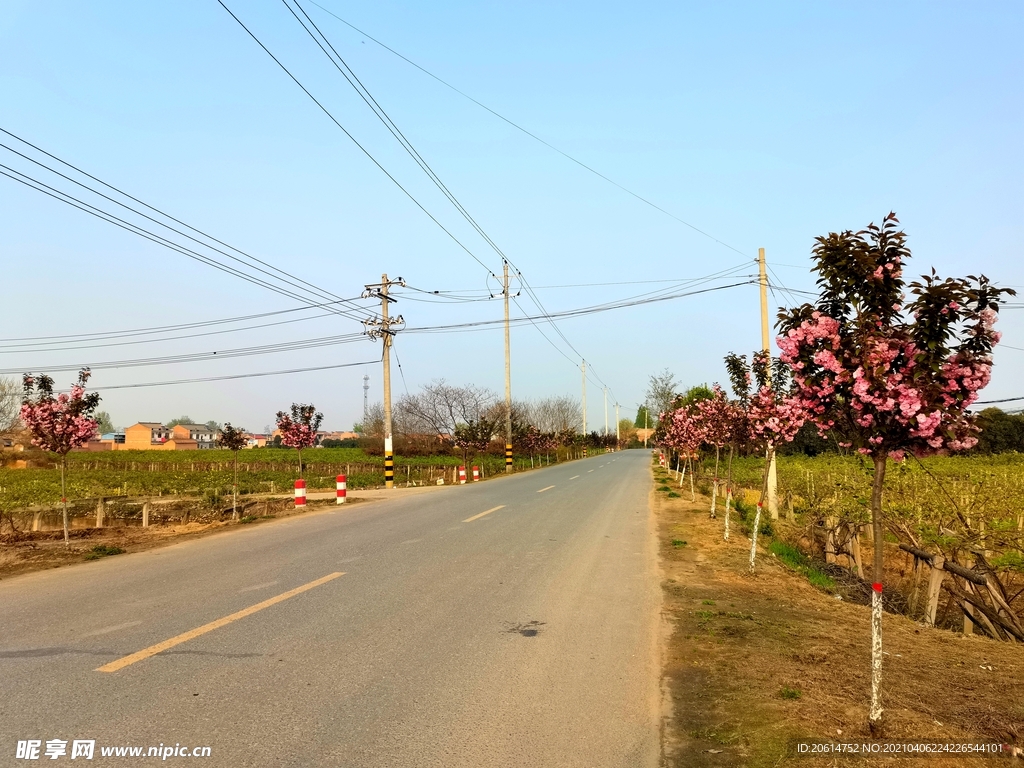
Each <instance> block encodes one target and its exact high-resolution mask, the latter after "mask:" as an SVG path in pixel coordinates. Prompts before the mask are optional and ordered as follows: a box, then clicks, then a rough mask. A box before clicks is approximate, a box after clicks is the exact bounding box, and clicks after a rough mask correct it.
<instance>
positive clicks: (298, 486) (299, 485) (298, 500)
mask: <svg viewBox="0 0 1024 768" xmlns="http://www.w3.org/2000/svg"><path fill="white" fill-rule="evenodd" d="M295 506H296V507H304V506H306V481H305V480H296V481H295Z"/></svg>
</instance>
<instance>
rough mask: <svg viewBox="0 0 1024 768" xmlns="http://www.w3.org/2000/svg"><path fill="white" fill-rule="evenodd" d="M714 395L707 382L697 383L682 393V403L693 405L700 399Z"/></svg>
mask: <svg viewBox="0 0 1024 768" xmlns="http://www.w3.org/2000/svg"><path fill="white" fill-rule="evenodd" d="M714 396H715V393H714V392H713V391H712V390H711V387H709V386H708V385H707V384H698V385H697V386H695V387H690V388H689V389H688V390H686V391H685V392H684V393H683V400H682V404H683V405H693V404H694V403H699V402H700V401H701V400H711V399H713V398H714Z"/></svg>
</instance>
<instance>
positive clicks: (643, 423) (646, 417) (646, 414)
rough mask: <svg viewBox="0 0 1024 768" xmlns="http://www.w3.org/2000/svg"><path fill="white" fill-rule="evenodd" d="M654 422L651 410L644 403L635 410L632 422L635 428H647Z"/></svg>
mask: <svg viewBox="0 0 1024 768" xmlns="http://www.w3.org/2000/svg"><path fill="white" fill-rule="evenodd" d="M653 423H654V420H653V419H652V418H651V412H650V410H649V409H648V408H647V406H646V405H641V406H640V407H639V408H637V410H636V421H635V422H633V426H634V427H636V428H637V429H648V428H650V426H651V425H652V424H653Z"/></svg>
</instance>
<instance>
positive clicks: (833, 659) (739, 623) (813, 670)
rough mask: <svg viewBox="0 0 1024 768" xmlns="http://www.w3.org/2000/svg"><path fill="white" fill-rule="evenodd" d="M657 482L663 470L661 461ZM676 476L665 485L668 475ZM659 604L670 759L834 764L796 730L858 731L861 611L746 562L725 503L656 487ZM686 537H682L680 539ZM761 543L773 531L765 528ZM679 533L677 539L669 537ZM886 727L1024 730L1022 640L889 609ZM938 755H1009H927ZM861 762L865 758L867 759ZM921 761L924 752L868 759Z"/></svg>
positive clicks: (980, 762)
mask: <svg viewBox="0 0 1024 768" xmlns="http://www.w3.org/2000/svg"><path fill="white" fill-rule="evenodd" d="M654 479H655V482H656V483H657V484H661V481H662V475H661V471H660V470H658V469H655V478H654ZM669 485H671V483H669ZM652 503H653V505H654V512H655V514H656V516H657V519H658V527H659V536H660V540H661V542H660V543H661V555H662V564H663V567H664V572H665V584H664V607H665V611H666V615H667V616H668V618H669V620H670V621H671V623H672V626H673V633H672V637H671V640H670V642H669V647H668V649H667V654H666V676H667V684H668V690H669V692H670V694H671V700H672V705H673V712H674V714H673V716H672V718H671V722H670V723H669V724H668V725H667V728H666V745H667V748H666V752H667V757H666V763H667V764H668V765H671V766H686V767H687V768H690V767H692V766H777V765H786V764H789V763H790V762H795V763H799V764H801V765H808V766H812V765H819V764H820V765H839V764H843V763H845V762H853V761H852V760H847V759H838V761H837V760H836V759H834V758H808V757H796V756H795V754H794V752H793V748H794V742H795V741H797V740H801V739H804V740H806V739H819V740H821V739H835V740H849V741H857V742H860V741H865V740H868V739H869V733H868V729H867V703H868V691H869V663H870V645H869V613H868V610H867V609H866V608H865V607H863V606H860V605H855V604H852V603H850V602H847V601H845V600H839V599H837V598H836V596H835V595H832V594H828V593H826V592H823V591H821V590H819V589H817V588H815V587H813V586H811V585H810V584H809V583H808V582H807V580H806V578H805V577H803V576H801V575H800V574H797V573H794V572H793V571H791V570H789V569H788V568H786V567H785V566H783V565H782V564H781V563H779V562H778V561H774V560H773V558H772V557H771V556H770V555H768V556H766V555H765V554H764V550H762V554H761V555H760V556H759V557H760V558H761V560H760V562H759V565H758V572H757V573H756V575H754V576H751V575H749V574H748V573H747V559H748V555H749V548H750V541H749V539H747V538H746V537H745V536H744V535H743V533H742V530H741V528H740V525H739V521H738V520H734V522H733V528H732V531H733V533H732V540H731V541H729V542H724V541H723V540H722V526H723V520H722V517H723V513H722V510H721V509H719V516H718V519H717V520H711V519H709V516H708V506H709V504H710V502H709V500H707V499H705V498H703V497H700V496H698V498H697V502H696V503H691V502H690V499H689V493H687V494H685V495H684V497H683V498H679V499H671V498H667V497H666V494H665V493H664V492H660V493H659V492H657V491H655V492H654V500H653V502H652ZM683 541H685V542H686V544H685V545H682V544H679V543H678V542H683ZM761 541H762V542H763V543H764V544H765V545H767V543H768V542H767V540H765V539H762V540H761ZM673 542H676V543H673ZM883 634H884V638H885V643H886V646H885V647H886V651H887V653H888V655H887V656H886V666H885V693H884V705H885V717H886V721H885V722H886V734H885V737H886V739H888V740H892V741H918V740H921V741H928V742H936V741H939V742H951V741H964V740H966V741H973V742H981V741H987V742H993V741H995V742H1001V743H1010V744H1016V745H1017V746H1021V744H1022V742H1024V652H1022V651H1021V649H1020V647H1019V646H1013V645H1009V644H1003V643H997V642H994V641H991V640H987V639H984V638H980V637H975V636H970V635H969V636H966V637H965V636H963V635H959V634H954V633H952V632H949V631H946V630H938V629H930V628H926V627H924V626H922V625H919V624H916V623H915V622H912V621H910V620H909V619H906V618H905V617H902V616H897V615H891V614H886V615H885V618H884V624H883ZM927 760H928V763H927V764H928V765H933V766H960V765H968V764H969V765H972V766H984V765H988V764H993V765H995V764H1000V765H1005V764H1006V761H1005V760H998V761H997V760H993V759H985V758H945V757H943V758H938V757H930V758H927ZM859 762H860V763H861V764H865V763H866V761H865V760H863V759H861V760H860V761H859ZM870 764H871V765H885V766H899V765H908V766H909V765H919V764H920V763H919V758H914V759H907V758H903V759H898V758H870Z"/></svg>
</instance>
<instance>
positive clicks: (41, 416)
mask: <svg viewBox="0 0 1024 768" xmlns="http://www.w3.org/2000/svg"><path fill="white" fill-rule="evenodd" d="M89 375H90V374H89V369H88V368H83V369H82V370H81V371H80V372H79V374H78V381H77V382H75V383H74V384H72V385H71V391H70V392H67V393H65V392H62V393H60V394H58V395H56V396H55V395H54V393H53V379H52V378H50V377H49V376H46V375H42V376H38V377H37V376H33V375H32V374H30V373H27V374H25V377H24V379H23V383H24V396H23V398H22V404H21V414H20V415H21V420H22V422H24V424H25V427H26V428H27V429H28V430H29V432H31V433H32V443H33V445H36V446H37V447H39V448H42V449H43V450H44V451H50V452H51V453H56V454H57V455H58V456H60V497H61V498H60V501H61V505H62V506H63V510H64V546H70V538H69V536H68V498H67V480H66V478H67V463H68V454H69V453H70V452H71V450H72V449H74V448H80V447H81V446H83V445H85V444H86V443H87V442H89V440H91V439H92V438H93V437H94V436H95V435H96V420H95V419H94V418H92V415H93V413H94V412H95V411H96V408H97V406H98V405H99V404H100V396H99V394H97V393H96V392H91V393H89V394H86V393H85V386H86V384H87V383H88V382H89Z"/></svg>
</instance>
